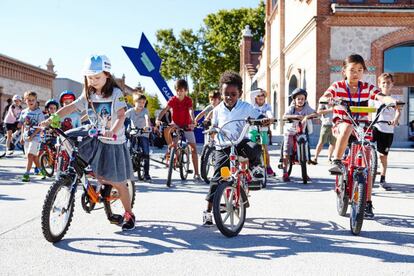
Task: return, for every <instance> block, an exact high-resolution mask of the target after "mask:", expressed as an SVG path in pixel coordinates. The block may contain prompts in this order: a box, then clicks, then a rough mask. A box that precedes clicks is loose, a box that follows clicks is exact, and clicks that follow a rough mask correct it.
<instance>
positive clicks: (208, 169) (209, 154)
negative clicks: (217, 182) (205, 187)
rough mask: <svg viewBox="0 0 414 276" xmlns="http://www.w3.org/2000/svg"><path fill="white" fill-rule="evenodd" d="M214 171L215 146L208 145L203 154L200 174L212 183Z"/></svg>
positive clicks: (208, 182)
mask: <svg viewBox="0 0 414 276" xmlns="http://www.w3.org/2000/svg"><path fill="white" fill-rule="evenodd" d="M213 173H214V147H210V146H206V147H205V148H204V149H203V153H202V154H201V162H200V174H201V178H203V180H204V182H206V183H207V184H210V179H211V177H212V176H213Z"/></svg>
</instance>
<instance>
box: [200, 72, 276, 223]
mask: <svg viewBox="0 0 414 276" xmlns="http://www.w3.org/2000/svg"><path fill="white" fill-rule="evenodd" d="M242 87H243V81H242V78H241V77H240V75H239V74H237V73H235V72H231V71H227V72H225V73H223V74H222V76H221V78H220V92H221V93H222V97H223V99H224V100H223V102H221V103H220V104H219V105H218V106H217V107H215V108H214V110H213V117H212V120H211V124H212V126H213V127H218V128H222V130H223V131H225V132H226V133H228V134H227V135H226V137H223V136H222V135H216V137H215V140H216V144H215V145H216V151H215V165H214V175H213V177H212V178H211V181H210V190H209V192H208V194H207V197H206V200H207V201H208V203H207V210H206V211H204V212H203V225H205V226H209V225H212V224H213V216H212V214H211V211H212V209H213V198H214V193H215V191H216V189H217V186H218V185H219V180H220V169H221V168H222V167H225V166H229V158H228V155H229V153H230V148H229V147H227V148H222V147H221V146H220V144H221V143H223V142H225V141H228V140H229V139H230V140H233V141H235V140H237V138H238V135H240V133H241V130H242V129H243V127H244V125H245V122H244V121H243V120H245V119H246V118H248V117H250V118H264V116H263V115H261V114H260V112H259V111H257V110H256V109H254V107H253V106H252V105H251V104H249V103H247V102H244V101H242V100H240V97H241V95H242V93H243V91H242ZM232 120H240V121H236V122H234V123H229V124H226V123H228V122H229V121H232ZM270 121H271V120H270V119H264V124H267V125H268V124H269V122H270ZM224 125H225V126H224ZM223 126H224V127H223ZM236 149H237V152H238V153H239V154H240V155H241V156H244V157H247V158H249V163H250V166H251V168H252V176H253V180H255V181H258V180H261V179H263V177H264V172H263V170H262V168H261V167H260V166H259V165H260V157H261V154H262V150H261V147H260V145H258V144H256V143H253V142H251V141H250V140H249V139H247V138H246V139H243V141H242V142H241V143H240V144H239V145H237V147H236Z"/></svg>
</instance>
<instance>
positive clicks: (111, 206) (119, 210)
mask: <svg viewBox="0 0 414 276" xmlns="http://www.w3.org/2000/svg"><path fill="white" fill-rule="evenodd" d="M126 184H127V188H128V193H129V200H130V202H131V208H133V207H134V203H135V182H134V181H132V180H128V181H127V183H126ZM101 194H102V195H103V197H104V200H103V204H104V209H105V214H106V216H107V217H108V218H110V217H111V216H112V215H115V214H116V215H121V214H123V213H124V207H123V205H122V202H121V199H120V197H119V192H118V190H117V189H116V188H115V187H112V186H111V185H104V188H103V190H102V192H101Z"/></svg>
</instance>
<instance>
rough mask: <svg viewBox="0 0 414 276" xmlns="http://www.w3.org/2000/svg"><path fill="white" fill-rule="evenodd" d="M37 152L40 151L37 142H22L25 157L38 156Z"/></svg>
mask: <svg viewBox="0 0 414 276" xmlns="http://www.w3.org/2000/svg"><path fill="white" fill-rule="evenodd" d="M39 150H40V142H37V141H30V142H28V141H25V142H24V153H25V155H26V157H27V156H29V154H32V155H34V156H38V155H39Z"/></svg>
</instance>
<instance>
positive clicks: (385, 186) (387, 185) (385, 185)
mask: <svg viewBox="0 0 414 276" xmlns="http://www.w3.org/2000/svg"><path fill="white" fill-rule="evenodd" d="M380 185H381V187H382V188H383V189H384V190H386V191H391V190H392V186H391V184H390V183H388V182H385V181H384V182H380Z"/></svg>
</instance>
